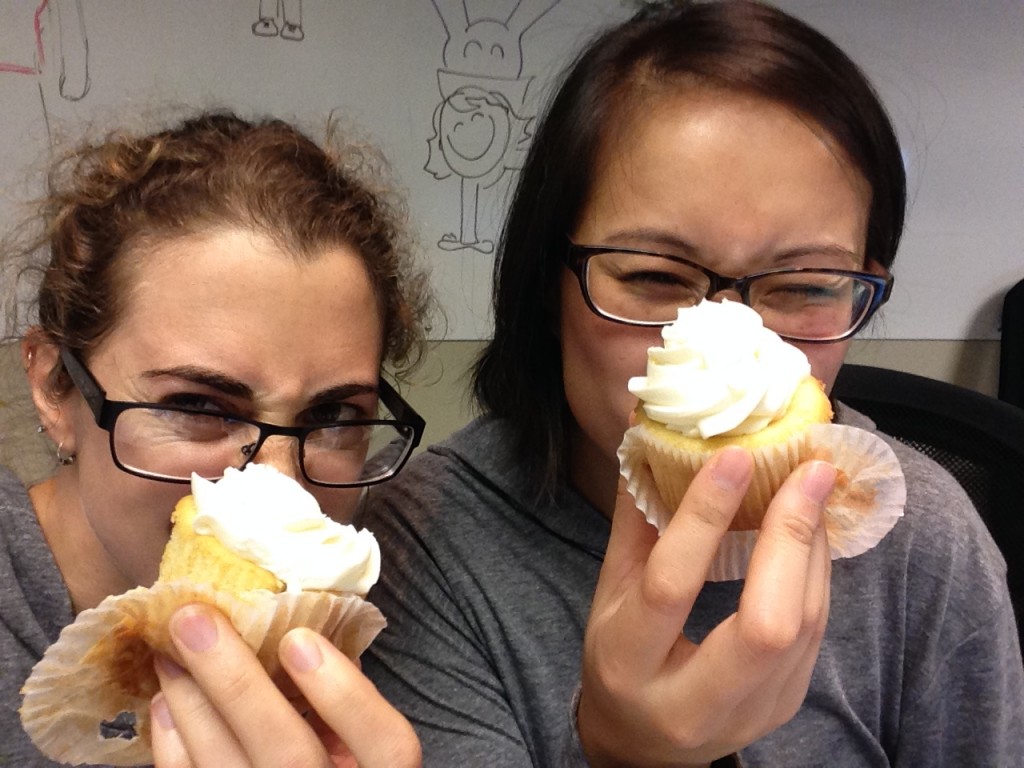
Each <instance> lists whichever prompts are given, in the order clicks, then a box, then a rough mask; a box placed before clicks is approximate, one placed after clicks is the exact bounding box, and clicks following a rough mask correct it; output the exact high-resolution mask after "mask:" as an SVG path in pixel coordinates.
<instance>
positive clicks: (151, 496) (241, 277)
mask: <svg viewBox="0 0 1024 768" xmlns="http://www.w3.org/2000/svg"><path fill="white" fill-rule="evenodd" d="M329 139H330V143H329V144H328V147H329V148H328V149H325V148H323V147H321V146H320V145H318V144H317V143H316V142H314V141H312V140H311V139H309V138H308V137H307V136H306V135H305V134H304V133H302V132H300V131H299V130H297V129H296V128H294V127H293V126H291V125H289V124H287V123H284V122H281V121H277V120H262V121H247V120H243V119H241V118H239V117H237V116H235V115H232V114H221V113H205V114H200V115H198V116H194V117H191V118H190V119H186V120H184V121H183V122H180V123H178V124H176V125H174V126H173V127H170V128H167V129H165V130H160V131H156V132H153V133H149V134H146V135H138V136H137V135H128V134H115V135H112V136H110V137H108V138H107V139H106V140H104V141H102V142H100V143H97V144H93V145H87V146H84V147H82V148H81V149H79V150H78V151H76V152H75V153H74V154H73V155H71V156H69V158H68V159H67V160H66V161H65V163H64V164H62V165H60V166H59V167H58V168H57V169H56V171H55V173H54V174H53V175H52V176H51V181H50V192H49V194H48V196H47V198H46V199H45V201H44V203H43V205H42V215H41V216H40V217H39V222H40V223H41V227H40V228H39V229H38V230H37V232H36V236H35V239H34V241H33V242H30V243H28V244H26V245H24V247H23V248H21V250H20V252H10V253H6V254H5V258H7V259H10V260H11V262H13V260H14V259H15V258H16V256H18V255H19V253H20V255H22V256H29V257H31V256H33V255H35V254H37V253H42V254H43V255H44V259H43V260H44V261H45V262H46V263H45V264H42V265H39V266H40V267H41V280H40V282H39V287H38V294H37V302H36V310H37V316H36V317H35V318H34V321H33V322H32V323H31V325H30V326H29V327H28V329H27V331H26V332H25V333H24V336H23V340H22V342H21V349H22V362H23V364H24V367H25V370H26V373H27V376H28V380H29V385H30V389H31V394H32V398H33V401H34V404H35V407H36V410H37V412H38V416H39V420H40V424H41V427H40V429H41V430H42V431H45V433H46V434H47V436H48V437H49V439H50V440H52V442H53V445H54V446H55V454H56V457H57V464H58V466H56V468H55V471H54V473H53V474H52V476H51V477H49V478H48V479H46V480H44V481H42V482H40V483H38V484H36V485H33V486H32V487H30V488H28V489H25V488H24V487H22V485H21V484H20V483H19V482H18V481H17V480H16V479H15V478H14V476H13V475H11V474H9V473H7V472H5V471H2V470H0V512H2V517H0V540H2V546H0V582H2V584H3V586H2V588H0V589H2V597H3V616H2V626H3V631H2V633H0V651H2V656H3V659H4V664H3V677H2V695H3V697H4V706H3V707H2V713H0V733H2V734H3V736H2V737H0V762H5V761H6V762H9V763H10V764H12V765H19V766H33V765H49V764H50V762H49V761H48V760H46V759H45V758H43V756H42V755H40V754H39V753H38V752H37V751H36V750H35V748H34V747H33V746H32V744H31V743H30V742H29V740H28V738H27V736H26V735H25V733H24V732H23V731H22V729H21V727H20V724H19V723H18V715H17V711H18V708H19V703H20V702H19V697H18V690H19V688H20V686H21V684H22V682H24V680H25V678H26V676H27V675H28V673H29V670H30V669H31V668H32V666H33V664H34V663H35V662H36V661H38V660H39V658H40V657H41V656H42V654H43V652H44V650H45V649H46V647H47V646H48V645H49V644H50V643H52V642H54V641H55V640H56V639H57V635H58V634H59V633H60V631H61V629H62V628H63V627H65V626H66V625H68V624H70V623H71V622H72V621H73V620H74V618H75V616H76V615H77V614H79V613H80V612H82V611H84V610H86V609H89V608H93V607H95V606H97V605H98V604H99V603H100V602H101V601H102V600H103V599H104V598H106V597H107V596H109V595H115V594H120V593H122V592H124V591H126V590H129V589H132V588H134V587H136V586H139V585H143V586H148V585H150V584H152V583H153V581H154V579H155V578H156V576H157V567H158V564H159V561H160V558H161V554H162V551H163V548H164V546H165V544H166V543H167V539H168V535H169V530H170V522H169V517H170V511H171V510H172V509H173V508H174V505H175V502H176V500H177V499H179V498H180V497H181V496H182V495H183V494H184V493H187V486H183V485H181V483H182V482H187V481H188V479H189V477H190V476H191V474H192V473H193V472H195V473H198V474H199V475H201V476H205V477H208V478H211V479H215V478H216V477H218V476H219V475H220V474H222V473H223V470H224V467H225V465H228V466H235V467H241V466H244V465H245V464H247V463H248V462H250V461H252V460H254V459H257V460H258V461H259V462H260V463H263V464H270V465H272V466H273V467H275V468H276V469H278V470H279V471H281V472H282V473H284V474H287V475H289V476H291V477H293V478H295V479H296V480H298V481H299V482H300V483H301V484H302V485H303V486H305V487H306V489H307V490H309V491H310V493H312V494H313V495H314V496H315V497H316V499H317V501H318V502H319V504H320V506H321V508H322V509H323V511H324V512H325V513H326V514H328V515H329V516H331V517H332V518H335V519H338V520H340V521H342V522H345V521H347V520H348V519H349V518H350V517H351V515H352V512H353V509H354V507H355V505H356V503H357V501H358V499H359V498H360V495H361V493H362V492H363V491H364V489H365V487H366V486H367V485H369V484H372V483H375V482H380V481H382V480H386V479H388V478H389V477H390V476H391V475H393V474H394V473H395V472H397V471H398V470H399V469H400V468H401V465H402V463H403V462H404V460H405V459H406V458H407V457H408V454H409V452H411V450H412V448H413V447H414V438H413V437H412V434H411V433H402V440H404V442H403V444H402V445H400V446H395V445H392V446H391V447H390V449H389V450H388V451H382V452H381V453H380V454H378V455H370V456H368V457H367V461H366V464H365V465H364V467H365V468H364V470H363V471H362V474H360V475H359V476H358V477H348V476H345V477H342V476H340V475H338V476H335V474H336V473H334V470H333V469H332V467H333V466H337V465H338V464H339V463H336V464H334V465H332V464H331V462H329V461H320V462H317V463H316V464H314V463H311V462H312V461H315V459H311V456H319V454H320V453H322V452H323V451H329V450H331V446H330V445H327V444H326V443H325V444H320V443H314V442H313V439H312V438H311V434H312V433H314V432H315V431H316V430H318V429H321V428H325V425H326V426H327V427H330V428H331V429H333V430H334V431H335V432H338V431H340V430H344V429H345V428H346V427H347V421H351V420H353V419H355V420H358V419H368V418H379V417H380V418H383V417H386V413H384V411H385V404H386V405H387V406H388V408H390V410H391V411H392V413H393V412H394V411H395V410H396V403H399V404H400V403H401V400H400V398H398V395H397V393H396V392H395V391H394V390H393V389H392V387H391V386H390V385H389V384H388V383H387V382H386V380H385V379H384V378H383V377H382V372H383V370H389V371H391V372H392V373H393V372H396V371H397V372H399V373H400V372H401V371H402V370H403V368H404V367H405V366H406V365H407V364H409V363H411V362H413V361H414V359H415V357H416V355H417V348H418V345H419V343H420V342H421V341H422V339H423V336H424V328H423V323H424V321H425V319H426V317H427V314H426V313H427V310H428V308H429V298H428V295H427V293H426V290H425V280H424V277H423V275H421V274H419V273H418V272H417V271H416V270H415V269H414V268H413V265H412V261H411V253H410V250H409V243H408V242H407V239H406V235H405V233H404V229H403V227H404V219H403V215H402V210H401V208H400V206H397V205H396V204H395V202H394V199H393V198H392V197H391V196H390V194H389V193H388V192H387V190H386V189H384V188H383V187H380V188H378V185H377V182H376V181H372V179H375V178H376V175H375V174H373V173H372V172H373V171H375V170H376V169H375V168H374V167H372V165H371V163H370V161H371V160H372V156H371V155H370V154H369V153H367V152H365V151H363V150H357V149H356V148H355V147H352V146H346V145H344V144H343V143H342V142H341V141H340V140H338V138H337V136H336V135H335V134H333V133H332V134H331V136H329ZM11 262H9V263H11ZM97 392H98V393H99V395H97ZM97 398H99V399H100V400H102V404H98V403H97ZM111 405H113V406H116V408H109V407H108V406H111ZM111 414H113V415H112V416H111ZM172 418H173V419H174V423H175V425H176V430H175V432H174V434H173V435H172V436H168V433H167V429H166V428H165V427H164V426H163V425H164V424H165V423H166V422H167V420H168V419H172ZM212 421H218V422H221V423H222V425H223V426H224V428H223V429H222V431H223V433H224V434H228V433H231V434H241V433H242V432H249V433H251V434H248V437H247V438H246V439H244V440H242V441H241V442H242V443H244V445H242V444H239V445H236V446H235V450H234V451H233V452H227V453H226V451H227V448H225V447H224V446H223V445H220V444H221V443H224V442H225V441H217V446H219V447H211V445H210V444H203V441H204V437H206V436H207V435H208V434H209V431H206V432H204V433H203V434H194V433H196V430H193V429H192V428H191V425H192V424H193V423H198V422H202V424H203V425H205V426H206V427H208V426H209V424H210V423H211V422H212ZM240 424H244V425H246V427H247V428H248V429H240V428H239V425H240ZM229 426H230V427H231V428H230V429H229V428H228V427H229ZM307 426H309V427H311V428H312V429H310V430H305V431H303V430H296V429H295V427H300V428H303V427H307ZM348 428H349V429H351V428H352V427H348ZM307 432H308V433H309V434H307ZM257 433H258V435H257ZM332 434H334V432H332ZM190 435H191V436H193V437H192V438H190ZM248 438H252V439H251V440H250V439H248ZM168 440H173V441H175V442H174V444H173V445H168ZM211 442H212V441H211ZM396 447H397V448H399V450H395V448H396ZM228 448H230V446H228ZM213 454H216V455H213ZM332 473H333V474H332ZM171 631H172V637H173V638H174V641H175V643H176V647H177V648H178V650H179V652H180V654H181V660H182V661H183V664H184V667H183V666H179V665H178V664H177V663H172V662H169V661H168V662H166V663H163V664H157V665H156V666H157V671H158V673H159V675H160V681H161V687H162V689H163V692H162V693H159V694H157V695H156V696H155V697H154V699H153V702H152V705H151V712H152V720H153V747H154V754H155V756H156V760H157V764H158V765H165V766H184V765H201V764H203V763H204V761H210V762H209V764H216V765H226V764H254V765H260V764H272V765H279V764H284V763H288V762H290V764H303V765H313V764H325V763H326V762H327V761H328V760H329V759H332V758H333V759H336V760H341V759H343V757H342V756H344V755H348V756H349V757H348V759H352V758H353V757H354V758H355V759H357V760H358V761H359V764H360V765H380V766H393V765H415V764H417V763H418V760H419V747H418V744H417V742H416V738H415V736H414V735H413V734H412V732H411V729H410V728H409V725H408V723H406V722H405V720H404V718H402V717H401V716H400V715H399V714H398V713H397V712H396V711H395V710H393V709H392V708H391V707H390V706H389V705H388V704H387V703H386V702H385V701H384V700H383V699H382V698H381V697H380V696H379V695H378V694H377V693H376V691H375V690H374V689H373V686H372V685H370V684H369V683H368V682H367V681H366V679H365V678H363V677H362V675H361V674H360V673H359V671H358V669H357V667H356V666H355V665H354V664H352V662H350V661H349V660H348V659H346V658H345V657H344V656H342V655H341V654H340V652H338V651H337V650H336V649H334V648H333V646H331V645H330V644H329V643H327V642H325V641H323V639H322V638H320V637H319V636H318V635H316V634H314V633H310V632H302V631H296V632H293V633H290V634H289V635H287V636H286V637H285V639H284V641H283V642H282V644H281V647H280V656H281V659H282V663H283V664H284V666H285V669H286V670H288V671H289V672H290V673H291V675H292V679H293V681H294V683H295V684H296V685H297V687H298V690H299V691H300V692H301V693H302V694H303V695H304V697H305V699H306V700H307V701H308V703H309V705H310V706H311V707H312V708H313V710H315V712H314V716H319V718H321V719H322V721H321V722H318V726H319V727H317V726H314V724H313V722H312V721H310V720H306V719H303V718H302V717H301V716H299V715H298V713H297V712H296V711H295V710H294V709H293V708H292V707H290V706H288V702H287V701H286V699H285V698H284V695H283V694H282V693H281V692H280V691H279V690H278V688H277V687H276V686H275V684H274V683H273V682H271V680H270V678H269V677H267V675H266V674H265V673H264V672H263V671H262V668H261V667H260V666H259V664H258V663H256V661H255V657H254V656H253V654H252V652H251V651H249V650H248V647H247V646H245V645H244V644H243V643H242V641H241V639H240V638H239V636H238V635H237V634H236V633H235V632H234V630H233V628H232V626H231V625H230V624H229V623H228V622H227V621H226V620H225V619H224V617H223V616H221V615H220V614H219V613H217V612H216V611H213V610H209V609H207V608H203V607H202V606H189V607H186V608H183V609H181V610H179V611H178V613H177V614H175V616H174V618H173V619H172V621H171ZM186 667H187V670H186ZM229 683H230V684H229ZM229 693H230V697H229ZM353 701H356V702H358V706H353V705H352V702H353ZM313 719H316V717H314V718H313ZM343 742H344V743H345V744H347V747H345V746H344V744H343ZM231 761H235V762H231Z"/></svg>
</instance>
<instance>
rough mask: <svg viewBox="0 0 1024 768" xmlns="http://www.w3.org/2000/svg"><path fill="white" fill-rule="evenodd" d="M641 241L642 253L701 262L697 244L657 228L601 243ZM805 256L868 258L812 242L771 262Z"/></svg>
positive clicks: (624, 233)
mask: <svg viewBox="0 0 1024 768" xmlns="http://www.w3.org/2000/svg"><path fill="white" fill-rule="evenodd" d="M637 241H640V242H643V243H645V245H644V246H641V247H640V248H641V250H651V251H660V249H662V248H666V249H669V251H670V253H671V254H674V255H679V256H682V257H683V258H687V259H692V260H694V261H697V262H700V261H701V259H700V257H701V250H700V249H699V248H697V247H696V246H695V245H694V244H693V243H691V242H689V241H687V240H683V239H682V238H679V237H676V236H674V235H670V234H667V233H665V232H662V231H659V230H656V229H633V230H624V231H620V232H615V233H613V234H611V235H609V236H608V237H607V238H602V240H601V244H602V245H608V246H618V247H621V248H630V247H637V246H633V245H631V243H636V242H637ZM646 243H650V244H652V246H653V247H650V246H647V245H646ZM666 255H668V254H666ZM803 256H834V257H836V256H837V257H841V258H844V259H851V260H853V261H856V262H863V261H864V259H865V256H864V255H863V254H860V253H857V252H856V251H851V250H850V249H849V248H846V247H844V246H842V245H837V244H835V243H822V244H814V243H810V244H807V245H798V246H795V247H793V248H788V249H786V250H784V251H780V252H778V253H773V254H771V259H772V261H773V262H775V263H779V264H781V263H784V262H787V261H793V260H795V259H799V258H801V257H803Z"/></svg>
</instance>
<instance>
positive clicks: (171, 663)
mask: <svg viewBox="0 0 1024 768" xmlns="http://www.w3.org/2000/svg"><path fill="white" fill-rule="evenodd" d="M155 661H156V665H157V666H158V667H160V672H162V673H163V675H164V677H169V678H170V679H172V680H173V679H175V678H178V677H181V676H182V675H184V674H185V669H184V667H182V666H181V665H180V664H178V662H176V661H175V660H174V659H172V658H171V657H170V656H165V655H164V654H162V653H158V654H156V657H155Z"/></svg>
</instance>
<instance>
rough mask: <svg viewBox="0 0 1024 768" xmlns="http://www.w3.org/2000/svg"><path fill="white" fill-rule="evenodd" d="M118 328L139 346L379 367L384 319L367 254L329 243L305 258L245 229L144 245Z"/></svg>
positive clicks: (127, 277) (138, 249) (131, 270)
mask: <svg viewBox="0 0 1024 768" xmlns="http://www.w3.org/2000/svg"><path fill="white" fill-rule="evenodd" d="M127 257H128V258H127V260H126V263H127V264H128V265H129V266H128V268H127V269H126V270H125V271H124V274H123V276H122V281H123V285H122V288H123V296H124V297H125V298H124V301H123V306H122V307H121V311H120V313H119V318H118V322H117V323H116V325H115V328H114V330H113V332H112V334H111V336H112V337H119V338H120V339H122V340H127V341H130V342H131V343H133V344H135V345H136V346H139V345H145V346H146V347H148V348H151V349H154V350H155V349H157V348H162V349H165V350H167V349H175V350H178V351H179V352H180V353H185V354H187V353H188V350H191V349H195V350H202V351H204V352H207V353H210V354H212V355H214V356H217V357H224V356H227V357H231V358H233V359H238V360H242V359H244V358H245V357H246V355H251V357H253V358H255V357H257V352H258V353H259V355H262V356H264V357H267V358H270V357H274V356H277V357H278V358H280V359H282V360H284V359H288V358H293V359H295V360H296V361H297V360H298V358H299V357H301V356H302V355H305V356H306V357H307V358H310V359H312V358H313V357H314V356H316V355H319V356H321V357H323V358H324V359H325V360H333V361H335V362H337V361H340V360H341V359H342V358H344V357H346V356H347V357H348V359H349V360H353V361H355V362H356V363H357V364H358V365H360V366H362V367H367V368H376V367H377V366H378V365H379V357H380V351H381V345H382V341H381V340H382V334H383V328H382V318H381V314H380V308H379V306H378V303H377V301H376V297H375V294H374V291H373V287H372V285H371V281H370V277H369V274H368V272H367V270H366V267H365V264H364V261H363V258H362V257H361V256H360V254H359V253H357V252H356V251H355V250H354V249H352V248H349V247H345V246H337V247H331V248H325V249H323V250H322V251H321V252H320V253H318V254H315V255H313V256H312V257H308V258H307V257H302V258H297V257H295V256H294V255H292V254H290V253H287V252H285V251H283V250H282V249H281V248H280V247H279V246H278V245H276V244H275V243H274V242H273V241H271V240H270V239H269V238H266V237H264V236H261V235H258V234H255V233H252V232H248V231H244V230H237V229H229V230H218V231H214V232H208V233H202V234H196V235H188V236H183V237H178V238H174V239H169V240H162V241H157V242H150V243H145V244H137V245H136V246H135V247H134V248H133V250H132V252H131V253H130V254H128V255H127Z"/></svg>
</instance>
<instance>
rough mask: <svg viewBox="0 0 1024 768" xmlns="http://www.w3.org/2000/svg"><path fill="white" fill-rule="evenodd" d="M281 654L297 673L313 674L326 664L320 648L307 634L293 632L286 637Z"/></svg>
mask: <svg viewBox="0 0 1024 768" xmlns="http://www.w3.org/2000/svg"><path fill="white" fill-rule="evenodd" d="M284 640H285V642H284V645H283V647H282V648H281V654H282V655H283V656H284V657H285V661H287V663H288V665H289V666H291V667H292V668H293V669H294V670H295V671H296V672H312V671H313V670H314V669H317V668H318V667H319V666H320V665H321V664H323V662H324V657H323V654H322V653H320V646H319V645H318V644H317V642H316V640H315V639H314V638H313V637H310V636H309V635H308V634H306V633H305V632H293V633H291V634H289V635H288V636H287V637H285V639H284Z"/></svg>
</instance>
